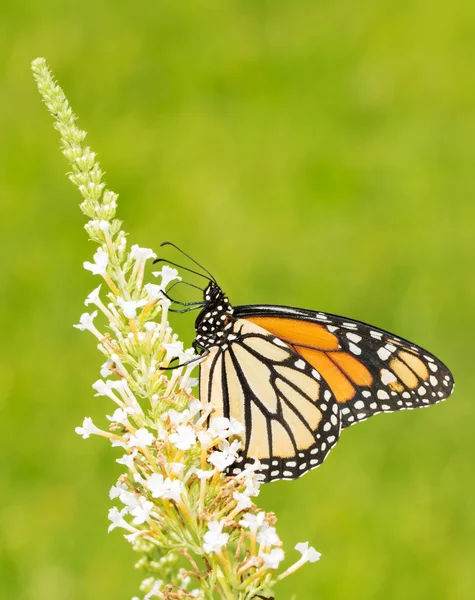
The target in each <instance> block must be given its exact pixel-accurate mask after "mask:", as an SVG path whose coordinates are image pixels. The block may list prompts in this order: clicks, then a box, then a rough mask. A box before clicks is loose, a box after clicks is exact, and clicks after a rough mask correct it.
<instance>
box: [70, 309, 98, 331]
mask: <svg viewBox="0 0 475 600" xmlns="http://www.w3.org/2000/svg"><path fill="white" fill-rule="evenodd" d="M96 317H97V310H95V311H94V312H93V313H91V314H89V313H83V314H82V315H81V316H80V317H79V323H78V324H77V325H73V327H76V329H79V331H85V330H86V329H87V330H89V331H92V332H94V330H95V326H94V319H95V318H96Z"/></svg>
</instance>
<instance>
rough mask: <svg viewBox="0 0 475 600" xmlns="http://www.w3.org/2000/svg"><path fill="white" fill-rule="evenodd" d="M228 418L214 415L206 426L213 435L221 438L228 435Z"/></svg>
mask: <svg viewBox="0 0 475 600" xmlns="http://www.w3.org/2000/svg"><path fill="white" fill-rule="evenodd" d="M228 429H229V419H227V418H226V417H214V418H213V419H211V422H210V424H209V427H208V432H209V433H210V435H212V436H213V437H218V438H220V439H222V440H224V439H225V438H227V437H228V436H229V431H228Z"/></svg>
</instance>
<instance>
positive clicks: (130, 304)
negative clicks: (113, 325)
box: [117, 296, 147, 319]
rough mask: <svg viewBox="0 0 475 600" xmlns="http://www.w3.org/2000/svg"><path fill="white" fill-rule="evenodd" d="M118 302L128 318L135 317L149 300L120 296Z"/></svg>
mask: <svg viewBox="0 0 475 600" xmlns="http://www.w3.org/2000/svg"><path fill="white" fill-rule="evenodd" d="M117 304H118V305H119V306H120V307H121V309H122V312H123V313H124V317H126V318H127V319H135V317H136V316H137V310H138V309H139V308H141V307H142V306H145V305H146V304H147V300H146V299H145V298H143V299H142V300H124V299H123V298H121V297H120V296H119V297H118V298H117Z"/></svg>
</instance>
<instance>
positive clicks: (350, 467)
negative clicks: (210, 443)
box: [0, 0, 475, 600]
mask: <svg viewBox="0 0 475 600" xmlns="http://www.w3.org/2000/svg"><path fill="white" fill-rule="evenodd" d="M38 55H43V56H46V57H47V59H48V61H49V63H50V65H51V66H52V68H53V69H54V71H55V74H56V76H57V77H58V78H59V80H60V82H61V84H62V85H63V86H64V88H65V90H66V92H67V94H68V97H69V99H70V101H71V102H72V105H73V107H74V109H75V111H76V112H77V113H78V114H79V116H80V125H81V126H82V127H84V128H86V129H87V130H88V131H89V132H90V134H89V138H88V140H89V143H90V144H92V146H93V148H94V149H95V150H96V151H97V152H98V153H99V156H100V159H101V161H102V165H103V167H104V168H105V169H106V171H107V180H108V183H109V185H110V186H111V187H112V189H114V190H116V191H118V192H119V193H120V207H119V216H120V217H121V218H123V220H124V222H125V228H126V230H127V231H129V232H130V241H131V243H138V244H140V245H141V246H145V247H154V248H157V247H158V244H159V242H160V241H162V240H164V239H171V240H174V241H175V242H176V243H178V244H181V245H182V246H183V247H185V248H186V249H188V250H189V251H191V252H192V253H193V254H194V255H195V256H196V257H197V258H198V259H200V260H201V261H202V262H204V263H205V264H206V265H207V266H208V268H209V269H210V270H212V272H213V273H214V274H215V276H216V277H217V278H218V280H219V281H220V283H221V284H222V286H223V287H224V288H225V289H226V290H227V292H228V293H229V295H230V298H231V299H232V300H233V301H234V303H237V304H239V303H262V302H268V303H277V304H289V305H295V306H302V307H308V308H315V309H320V310H327V311H329V312H334V313H337V314H344V315H347V316H351V317H355V318H358V319H361V320H365V321H369V322H372V323H374V324H376V325H378V326H380V327H384V328H387V329H389V330H391V331H394V332H396V333H398V334H400V335H402V336H405V337H409V338H410V339H413V340H414V341H416V342H417V343H419V344H421V345H423V346H427V347H428V348H430V349H431V350H432V351H433V352H434V353H436V354H438V355H439V356H440V357H441V358H442V359H443V360H445V361H446V362H447V363H448V365H449V366H450V367H451V368H452V369H453V372H454V375H455V379H456V382H457V386H456V392H455V394H454V397H453V399H451V400H450V401H449V402H446V403H443V404H441V405H439V406H437V407H434V408H431V409H430V410H427V411H426V410H424V411H415V412H406V413H401V414H397V415H391V416H384V417H378V418H376V419H373V420H371V421H370V422H368V423H365V424H362V425H361V426H358V427H356V428H353V429H351V430H349V431H347V432H345V433H344V434H343V435H342V440H341V443H340V444H339V445H338V447H337V448H336V449H335V450H334V452H333V453H332V454H331V456H330V457H329V459H328V460H327V462H326V463H325V465H324V466H323V467H322V468H320V469H318V470H317V471H313V472H312V473H310V474H308V475H307V476H306V477H304V478H303V479H301V480H299V481H296V482H292V483H288V482H281V483H276V484H271V485H269V486H266V487H265V488H264V489H263V490H262V493H261V496H260V498H259V501H260V502H261V504H262V506H264V507H265V508H266V509H267V510H273V511H275V512H276V513H277V515H278V516H279V524H278V531H279V534H280V536H281V537H282V539H283V541H284V544H285V548H286V550H287V558H288V560H289V561H290V560H292V559H293V558H295V555H296V553H294V551H293V550H292V548H293V546H294V544H295V543H296V542H298V541H302V540H309V541H310V542H311V543H312V544H313V545H314V546H315V547H316V548H317V549H319V550H320V551H321V552H322V553H323V558H322V560H321V562H320V563H317V564H315V565H311V566H306V567H305V568H304V569H303V570H302V571H301V572H300V573H299V574H298V575H296V576H294V577H293V578H291V579H290V580H289V581H288V582H286V583H284V584H283V585H281V587H280V588H277V592H278V594H277V597H278V598H282V599H284V598H287V599H288V598H290V596H291V595H292V593H293V592H295V593H297V598H298V599H313V598H315V599H322V600H340V599H345V600H346V599H349V600H372V599H374V600H405V599H417V600H426V599H427V600H446V599H447V600H448V599H450V600H469V599H471V598H474V597H475V566H474V563H475V539H474V536H475V525H474V516H473V515H474V510H475V507H474V504H475V503H474V493H475V482H474V467H475V460H474V449H475V448H474V417H475V409H474V397H473V396H474V390H475V376H474V370H475V369H474V360H475V354H474V350H473V349H474V333H475V328H474V325H475V317H474V312H475V311H474V308H475V306H474V301H475V281H474V251H475V240H474V223H473V221H474V217H475V208H474V206H475V205H474V188H475V186H474V181H475V69H474V64H475V4H474V3H473V1H472V0H452V1H450V2H446V1H443V0H414V1H410V2H409V1H402V2H394V1H393V0H363V1H362V2H354V1H350V0H320V1H318V2H316V1H314V0H294V1H289V0H287V1H284V0H272V1H271V0H269V1H263V0H241V1H237V0H235V1H231V2H226V1H223V0H213V1H209V2H206V1H197V0H191V1H182V2H177V1H176V0H168V1H163V0H154V1H150V0H146V1H139V2H124V1H116V2H112V1H104V0H82V1H81V2H64V1H59V0H43V1H41V2H40V1H38V2H34V1H32V2H26V1H24V0H22V1H19V0H2V3H1V5H0V78H1V80H0V152H1V156H0V158H1V162H0V203H1V204H0V217H1V221H0V228H1V234H0V256H1V262H2V268H1V275H0V294H1V302H2V306H1V314H0V332H1V344H0V354H1V358H0V428H1V429H0V430H1V433H0V440H1V442H0V444H1V445H0V447H1V451H0V598H2V599H3V598H5V599H8V600H10V599H13V600H79V599H81V600H85V599H87V600H99V599H100V600H104V599H107V600H108V599H112V598H113V599H117V600H121V599H127V600H128V599H129V598H130V597H131V596H132V595H134V594H135V593H136V590H137V584H138V581H139V574H137V573H136V572H135V571H134V570H133V569H132V564H133V562H134V559H135V556H134V555H133V553H132V552H131V550H130V548H129V545H128V544H127V543H126V542H125V541H124V540H123V539H122V537H121V535H120V533H118V532H117V531H116V532H114V533H112V534H110V535H108V534H107V510H108V507H109V506H110V502H109V500H108V497H107V493H108V489H109V487H110V486H111V484H112V483H113V481H114V479H115V477H116V476H117V474H118V473H120V467H119V465H116V464H115V463H114V458H115V455H114V452H113V451H111V449H110V448H109V445H108V444H105V443H102V442H101V441H100V440H98V439H90V440H88V441H86V442H83V441H82V440H81V439H80V438H79V437H78V436H76V435H75V434H74V427H75V426H76V425H78V424H79V423H80V422H81V420H82V418H83V416H85V415H89V416H93V417H94V418H95V419H96V420H97V421H98V422H101V420H102V421H104V417H103V415H104V414H105V412H109V411H110V410H111V406H110V405H109V404H108V401H107V399H105V398H94V397H93V394H92V390H91V387H90V386H91V383H92V382H93V381H95V379H97V377H98V366H99V365H100V364H101V362H102V360H101V357H100V355H99V353H98V352H97V351H96V350H95V342H94V339H93V338H92V336H90V335H88V334H87V333H82V334H81V333H79V332H78V331H77V330H74V329H73V328H72V324H73V323H75V322H77V320H78V316H79V314H80V313H81V312H83V310H84V306H83V304H82V302H83V299H84V298H85V296H86V294H87V293H89V291H91V290H92V289H93V287H95V286H96V285H97V284H98V281H97V277H93V276H92V275H91V274H90V273H89V272H85V271H83V269H82V266H81V265H82V262H83V261H84V260H89V259H90V257H91V255H92V253H93V251H94V248H93V246H92V244H91V243H89V242H88V241H87V239H86V237H87V236H86V233H85V231H84V230H83V229H82V226H83V223H84V218H83V216H82V215H81V214H80V212H79V209H78V208H77V203H78V201H79V197H78V193H77V191H76V190H75V189H74V188H73V187H72V185H71V184H70V183H69V181H68V180H67V178H66V177H65V176H64V173H65V171H66V169H67V167H66V162H65V160H64V159H63V157H62V156H61V155H60V152H59V150H58V137H57V134H56V132H55V131H53V129H52V126H51V125H52V123H51V118H50V117H49V115H48V114H47V113H46V111H45V109H44V107H43V106H42V105H41V103H40V99H39V97H38V95H37V92H36V89H35V87H34V84H33V82H32V78H31V76H30V73H29V62H30V60H31V59H33V58H35V57H36V56H38ZM175 324H176V327H177V329H178V330H179V331H180V332H181V333H182V335H184V336H185V337H186V339H187V340H188V341H190V340H191V338H192V335H193V329H192V320H191V319H183V320H179V319H176V321H175Z"/></svg>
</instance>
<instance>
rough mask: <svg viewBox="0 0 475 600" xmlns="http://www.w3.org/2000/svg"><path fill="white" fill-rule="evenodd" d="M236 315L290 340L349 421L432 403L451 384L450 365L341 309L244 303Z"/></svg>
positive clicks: (343, 418)
mask: <svg viewBox="0 0 475 600" xmlns="http://www.w3.org/2000/svg"><path fill="white" fill-rule="evenodd" d="M235 316H237V317H240V318H242V319H245V320H248V321H250V322H252V323H254V324H255V325H257V326H259V327H262V328H263V329H264V330H265V331H268V332H269V333H270V334H272V335H274V336H275V337H276V338H278V339H281V340H282V341H284V342H285V343H287V344H288V345H289V346H290V347H291V348H292V349H293V350H294V351H295V352H296V353H297V354H298V355H299V356H301V357H302V359H304V361H305V362H306V363H307V364H308V365H311V366H312V367H313V368H314V369H315V371H317V372H318V373H319V374H320V375H321V378H322V381H325V382H326V383H327V384H328V386H329V388H330V389H331V390H332V392H333V394H334V396H335V398H336V400H337V402H338V405H339V407H340V412H341V426H342V427H348V426H349V425H353V424H354V423H357V422H359V421H363V420H365V419H367V418H369V417H371V416H373V415H375V414H378V413H380V412H392V411H396V410H404V409H413V408H419V407H425V406H430V405H432V404H435V403H437V402H439V401H441V400H444V399H446V398H447V397H448V396H449V395H450V394H451V393H452V390H453V378H452V375H451V373H450V371H449V370H448V369H447V367H446V366H445V365H444V364H443V363H442V362H441V361H440V360H438V359H437V358H436V357H435V356H433V355H432V354H430V353H429V352H427V351H425V350H423V349H422V348H420V347H419V346H416V345H415V344H412V343H411V342H408V341H407V340H404V339H402V338H400V337H398V336H395V335H392V334H391V333H389V332H387V331H384V330H382V329H378V328H376V327H372V326H371V325H367V324H366V323H362V322H360V321H355V320H352V319H348V318H345V317H339V316H337V315H332V314H327V313H322V312H313V311H308V310H302V309H296V308H290V307H280V306H267V305H263V306H258V305H252V306H240V307H237V308H236V309H235Z"/></svg>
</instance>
